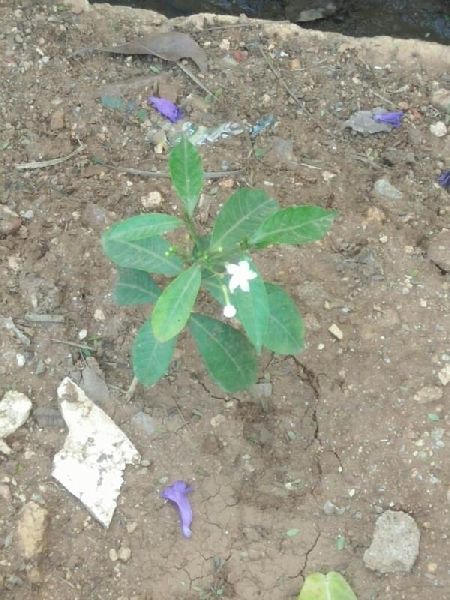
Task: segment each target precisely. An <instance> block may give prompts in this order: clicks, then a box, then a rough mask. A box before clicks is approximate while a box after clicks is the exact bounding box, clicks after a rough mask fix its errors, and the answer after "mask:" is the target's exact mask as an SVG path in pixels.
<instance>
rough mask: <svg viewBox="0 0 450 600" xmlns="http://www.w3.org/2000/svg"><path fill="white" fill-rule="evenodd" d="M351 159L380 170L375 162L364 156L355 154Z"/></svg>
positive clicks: (379, 166)
mask: <svg viewBox="0 0 450 600" xmlns="http://www.w3.org/2000/svg"><path fill="white" fill-rule="evenodd" d="M353 158H354V159H355V160H359V162H362V163H364V164H366V165H369V166H371V167H373V168H374V169H381V168H382V167H381V165H379V164H377V163H376V162H375V161H373V160H371V159H370V158H367V157H366V156H362V155H361V154H355V155H354V156H353Z"/></svg>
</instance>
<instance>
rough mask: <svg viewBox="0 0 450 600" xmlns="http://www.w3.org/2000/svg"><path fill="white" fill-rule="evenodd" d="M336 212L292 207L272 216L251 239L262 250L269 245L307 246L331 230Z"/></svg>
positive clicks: (307, 207) (310, 207)
mask: <svg viewBox="0 0 450 600" xmlns="http://www.w3.org/2000/svg"><path fill="white" fill-rule="evenodd" d="M335 216H336V211H334V210H326V209H325V208H321V207H320V206H290V207H289V208H283V209H282V210H278V211H277V212H276V213H273V214H272V215H270V216H269V217H268V218H267V219H266V220H265V221H264V223H262V224H261V226H260V227H259V229H258V230H257V231H256V232H255V233H254V235H253V236H252V237H251V238H250V243H251V244H255V245H257V246H258V247H260V248H262V247H264V246H268V245H269V244H305V243H306V242H313V241H315V240H320V239H322V238H323V236H324V235H325V234H326V232H327V231H328V229H329V228H330V226H331V224H332V222H333V219H334V217H335Z"/></svg>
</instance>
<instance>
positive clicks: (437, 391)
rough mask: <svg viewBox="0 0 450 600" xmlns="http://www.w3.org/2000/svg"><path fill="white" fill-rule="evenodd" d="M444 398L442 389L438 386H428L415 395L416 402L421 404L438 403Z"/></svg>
mask: <svg viewBox="0 0 450 600" xmlns="http://www.w3.org/2000/svg"><path fill="white" fill-rule="evenodd" d="M442 396H443V391H442V388H440V387H438V386H437V385H426V386H425V387H423V388H421V389H420V390H419V391H418V392H417V393H416V394H414V400H415V401H416V402H418V403H419V404H427V403H428V402H438V401H439V400H441V398H442Z"/></svg>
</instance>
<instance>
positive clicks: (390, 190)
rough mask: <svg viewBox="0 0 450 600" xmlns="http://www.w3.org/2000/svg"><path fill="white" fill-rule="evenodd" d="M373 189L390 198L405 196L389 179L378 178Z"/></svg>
mask: <svg viewBox="0 0 450 600" xmlns="http://www.w3.org/2000/svg"><path fill="white" fill-rule="evenodd" d="M373 189H374V191H375V193H376V194H378V195H379V196H381V197H382V198H388V199H389V200H400V199H401V198H403V193H402V192H401V191H400V190H398V189H397V188H396V187H394V186H393V185H392V184H391V182H390V181H389V180H387V179H377V181H375V185H374V188H373Z"/></svg>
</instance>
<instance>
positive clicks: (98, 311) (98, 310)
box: [94, 308, 105, 321]
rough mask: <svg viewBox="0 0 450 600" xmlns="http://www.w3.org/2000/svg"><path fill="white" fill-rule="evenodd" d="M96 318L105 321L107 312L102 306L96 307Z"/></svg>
mask: <svg viewBox="0 0 450 600" xmlns="http://www.w3.org/2000/svg"><path fill="white" fill-rule="evenodd" d="M94 319H95V320H96V321H104V320H105V313H104V312H103V311H102V309H101V308H96V309H95V312H94Z"/></svg>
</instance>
